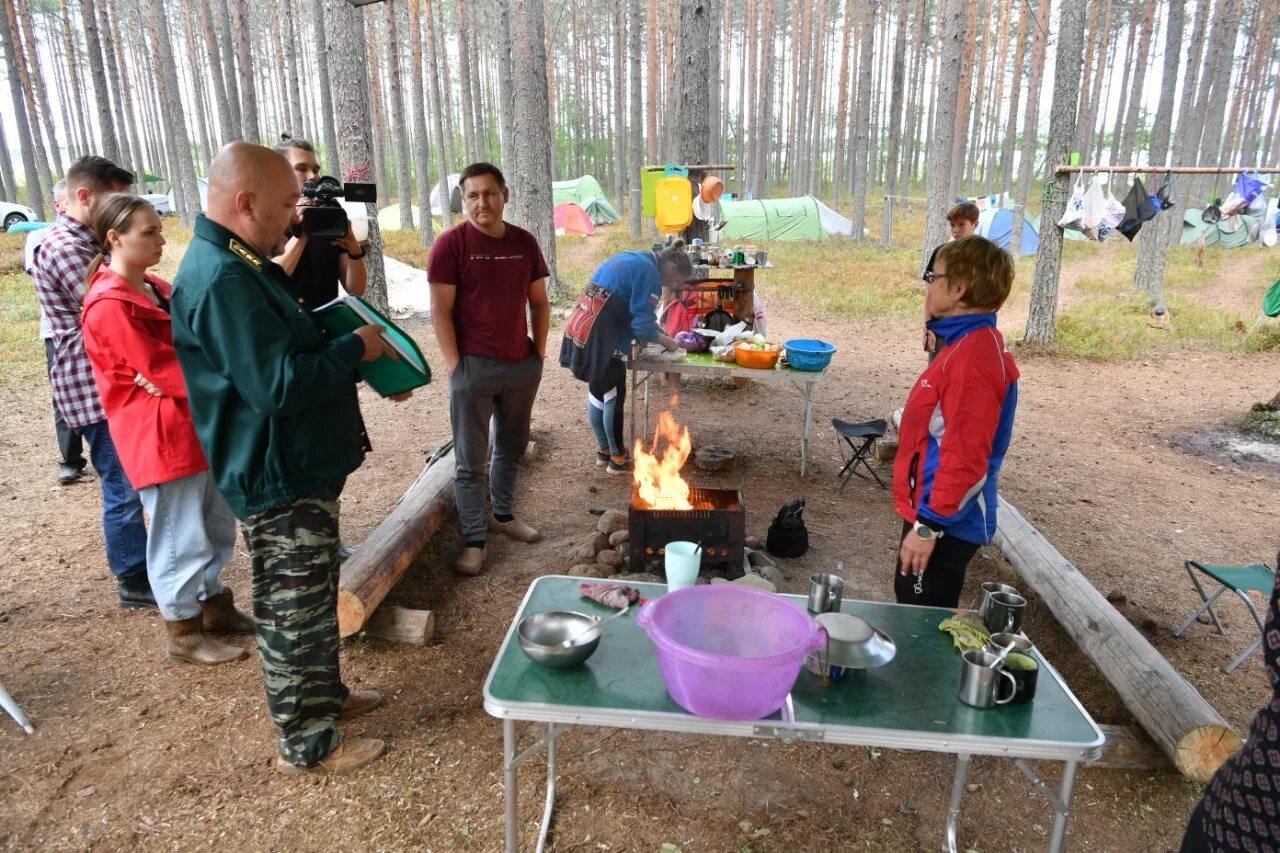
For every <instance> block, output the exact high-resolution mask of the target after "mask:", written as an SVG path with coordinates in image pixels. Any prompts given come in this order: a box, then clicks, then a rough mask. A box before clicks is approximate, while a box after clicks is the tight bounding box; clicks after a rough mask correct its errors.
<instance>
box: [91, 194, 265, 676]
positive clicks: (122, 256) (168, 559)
mask: <svg viewBox="0 0 1280 853" xmlns="http://www.w3.org/2000/svg"><path fill="white" fill-rule="evenodd" d="M93 233H94V237H95V238H96V239H97V241H98V243H99V245H101V246H102V247H103V249H104V251H106V252H109V253H110V255H111V262H110V264H109V265H101V261H102V256H101V255H99V256H98V260H95V261H94V262H93V263H92V264H91V265H90V266H89V270H88V276H87V277H88V280H89V292H88V294H87V295H86V296H85V299H84V309H83V310H84V319H83V328H84V348H85V352H86V353H88V356H89V361H90V363H91V364H92V365H93V376H94V380H95V381H96V382H97V385H98V393H99V394H100V395H101V396H102V405H103V408H105V409H106V412H107V428H108V429H109V430H110V431H111V438H112V440H113V441H114V442H115V446H116V452H117V453H118V454H119V456H120V464H121V466H122V467H123V468H124V472H125V474H126V475H127V476H128V478H129V482H130V483H131V484H132V485H133V487H134V488H136V489H137V490H138V497H139V498H141V499H142V505H143V507H144V508H146V510H147V514H148V515H149V516H150V517H151V525H150V527H149V528H148V530H147V577H148V579H149V580H150V582H151V589H152V590H153V591H154V592H155V596H156V604H157V605H158V606H159V608H160V614H161V615H162V616H163V617H164V620H165V623H164V624H165V629H166V631H167V632H168V635H169V643H168V646H167V648H166V649H165V652H166V654H167V656H168V658H169V660H172V661H183V662H187V663H195V664H205V665H212V664H222V663H231V662H232V661H238V660H241V659H243V658H245V657H247V656H248V652H247V651H246V650H245V649H244V648H242V647H240V646H236V645H232V644H230V643H223V642H221V641H219V640H216V639H214V638H213V637H211V636H209V633H206V632H210V633H212V632H217V633H229V634H252V633H253V620H252V619H250V618H249V617H248V616H246V615H245V614H244V613H241V612H240V611H239V610H237V609H236V607H235V604H234V602H233V600H232V596H231V590H230V589H228V588H227V587H226V586H225V585H224V584H223V583H222V580H221V577H220V576H221V573H222V568H223V566H225V565H226V564H227V562H228V561H229V560H230V559H231V558H232V557H233V556H234V555H235V543H236V521H235V517H234V516H233V515H232V514H231V509H230V508H229V507H228V506H227V504H226V501H225V500H223V498H222V494H221V493H220V492H219V491H218V488H217V486H215V485H214V483H213V479H212V478H211V477H210V476H209V463H208V462H207V461H205V456H204V451H203V450H202V449H201V448H200V442H199V440H198V439H197V438H196V429H195V424H193V423H192V421H191V408H190V405H189V403H188V401H187V386H186V381H185V380H184V379H183V375H182V368H181V367H180V366H179V365H178V355H177V352H176V351H175V350H174V348H173V324H172V322H171V320H170V317H169V294H170V285H169V283H168V282H167V281H164V280H162V279H160V278H157V277H155V276H153V275H149V274H147V269H148V268H150V267H153V266H155V265H156V264H157V263H159V262H160V257H161V255H162V254H163V253H164V244H165V240H164V236H163V235H162V234H161V224H160V217H158V216H156V212H155V209H154V208H153V207H152V206H151V205H150V204H149V203H148V202H147V201H146V200H144V199H141V198H139V197H138V196H135V195H129V194H126V193H116V194H114V195H111V196H108V197H107V198H106V199H105V200H103V201H101V202H99V203H98V205H97V206H96V207H95V208H94V215H93Z"/></svg>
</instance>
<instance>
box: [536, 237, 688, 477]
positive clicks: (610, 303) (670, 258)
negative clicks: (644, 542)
mask: <svg viewBox="0 0 1280 853" xmlns="http://www.w3.org/2000/svg"><path fill="white" fill-rule="evenodd" d="M691 275H693V262H692V261H690V260H689V255H688V253H686V252H685V250H684V243H683V242H682V241H679V240H677V241H676V242H675V243H674V244H672V245H671V246H668V247H667V248H665V249H663V250H662V252H660V253H659V252H622V253H621V254H618V255H614V256H613V257H612V258H609V259H608V260H607V261H605V262H604V263H603V264H601V265H600V268H599V269H598V270H596V271H595V274H594V275H592V276H591V282H590V283H589V284H588V285H587V287H586V289H585V290H584V291H583V292H582V296H581V297H579V298H578V304H577V305H575V306H574V309H573V313H572V314H571V315H570V317H569V322H568V323H566V324H565V329H564V341H563V342H561V344H560V364H561V365H562V366H563V367H567V368H569V370H571V371H573V375H574V376H575V377H576V378H577V379H580V380H581V381H583V382H586V383H587V420H588V422H589V423H590V424H591V431H592V432H593V433H595V439H596V465H598V466H600V467H601V468H604V469H605V470H606V471H607V472H608V473H610V474H625V473H627V472H628V471H630V470H631V458H630V455H629V454H628V453H627V445H626V441H625V440H624V439H623V436H622V426H623V422H624V419H623V416H622V415H623V412H622V409H623V405H624V404H625V402H626V399H627V357H628V354H629V353H630V351H631V341H632V339H633V338H634V339H635V340H636V341H639V342H640V343H642V344H643V343H647V342H649V341H657V342H658V343H660V344H662V346H663V347H664V348H666V349H667V350H674V349H676V342H675V340H674V339H673V338H671V337H668V336H667V335H665V334H663V332H662V328H661V327H660V326H659V325H658V298H659V296H660V295H661V294H662V291H663V289H664V288H668V289H674V288H677V287H680V286H682V285H684V284H685V283H686V282H688V280H689V277H690V276H691Z"/></svg>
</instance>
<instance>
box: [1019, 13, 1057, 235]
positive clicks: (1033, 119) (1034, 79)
mask: <svg viewBox="0 0 1280 853" xmlns="http://www.w3.org/2000/svg"><path fill="white" fill-rule="evenodd" d="M1049 3H1050V0H1038V2H1037V5H1036V12H1035V18H1034V19H1033V20H1032V22H1031V43H1032V48H1031V71H1030V76H1031V80H1030V82H1029V83H1028V84H1027V112H1026V118H1024V119H1023V121H1022V151H1021V153H1020V154H1019V155H1018V183H1017V186H1016V188H1015V193H1014V197H1015V200H1016V201H1015V209H1016V211H1017V213H1016V214H1015V215H1014V217H1013V233H1012V234H1011V235H1010V237H1009V245H1010V246H1013V247H1015V249H1016V250H1018V251H1021V249H1022V226H1023V222H1024V221H1025V219H1026V216H1027V201H1028V200H1029V198H1030V196H1031V175H1032V172H1033V171H1034V169H1035V164H1036V150H1037V149H1038V148H1039V147H1040V90H1041V89H1042V88H1044V65H1045V53H1046V52H1047V50H1048V44H1049ZM1026 11H1027V12H1029V11H1030V10H1026ZM1045 221H1046V220H1045V219H1044V217H1041V219H1040V230H1041V231H1044V229H1045ZM1052 225H1053V223H1050V227H1052Z"/></svg>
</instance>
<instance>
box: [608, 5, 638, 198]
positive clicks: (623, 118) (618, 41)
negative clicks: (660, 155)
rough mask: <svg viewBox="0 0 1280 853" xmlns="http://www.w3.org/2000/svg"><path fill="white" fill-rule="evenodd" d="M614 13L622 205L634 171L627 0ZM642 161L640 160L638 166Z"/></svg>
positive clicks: (616, 193) (616, 187)
mask: <svg viewBox="0 0 1280 853" xmlns="http://www.w3.org/2000/svg"><path fill="white" fill-rule="evenodd" d="M611 11H612V13H613V23H614V27H613V45H612V49H613V80H612V83H613V87H612V92H613V111H612V115H613V120H614V127H613V132H612V133H611V134H610V141H609V144H610V147H611V148H612V150H613V197H614V198H615V199H617V200H618V205H619V207H621V206H622V204H623V202H624V201H625V200H626V198H627V180H628V178H629V177H630V175H631V172H630V171H629V170H628V168H627V146H628V145H629V144H630V139H631V137H630V136H629V135H628V129H627V110H626V103H627V88H626V86H627V84H626V80H627V78H626V76H625V72H624V69H625V67H626V57H627V0H614V3H613V5H612V7H611ZM639 166H640V164H638V163H637V164H636V168H637V169H638V168H639Z"/></svg>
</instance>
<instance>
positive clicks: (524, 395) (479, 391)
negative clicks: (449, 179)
mask: <svg viewBox="0 0 1280 853" xmlns="http://www.w3.org/2000/svg"><path fill="white" fill-rule="evenodd" d="M461 189H462V206H463V209H464V210H465V211H466V215H467V220H466V221H465V222H463V223H462V224H461V225H457V226H454V227H453V228H450V229H449V230H448V231H446V232H444V233H443V234H441V235H440V237H439V239H437V240H436V243H435V245H434V246H433V247H432V248H431V256H430V258H429V259H428V261H427V281H428V282H429V283H430V285H431V325H432V326H433V327H434V328H435V332H436V340H437V341H438V342H439V344H440V351H441V354H442V355H443V356H444V361H445V367H447V368H448V370H449V421H450V424H451V425H452V427H453V449H454V459H455V460H456V462H455V465H454V480H453V486H454V497H455V500H456V502H457V505H458V523H459V526H460V527H461V528H462V536H463V539H464V540H465V541H466V548H464V549H463V551H462V556H460V557H459V558H458V561H457V563H455V564H454V568H455V569H456V570H457V571H458V572H459V573H461V574H464V575H477V574H479V573H480V570H481V569H482V568H483V567H484V541H485V531H486V528H487V529H488V530H491V531H493V532H494V533H506V534H507V535H508V536H510V537H511V538H513V539H518V540H519V541H521V542H537V541H538V540H539V539H540V538H542V535H541V534H540V533H538V531H536V530H534V529H533V528H532V527H530V526H529V525H528V524H525V523H524V522H523V521H519V520H517V519H516V518H515V515H514V513H513V508H514V506H513V504H514V499H515V486H516V466H517V463H518V462H519V461H520V457H521V456H522V455H524V450H525V445H527V444H528V443H529V417H530V415H531V414H532V413H533V401H534V398H535V397H536V396H537V394H538V384H539V383H540V382H541V381H542V359H543V356H544V355H545V354H546V350H547V326H548V325H549V324H550V322H551V303H550V301H548V299H547V277H548V276H549V275H550V272H549V271H548V270H547V262H546V260H545V259H544V258H543V256H542V250H541V249H540V248H539V247H538V241H537V240H535V239H534V237H533V235H532V234H530V233H529V232H528V231H525V230H524V229H522V228H517V227H516V226H514V225H509V224H507V223H506V222H503V221H502V210H503V208H504V207H505V206H506V203H507V200H508V198H509V194H508V192H507V185H506V181H505V180H504V179H503V177H502V172H500V171H498V168H497V167H496V166H492V165H490V164H488V163H473V164H471V165H470V166H468V167H467V168H466V169H464V170H463V171H462V180H461ZM525 306H528V313H529V318H531V319H532V322H533V337H532V338H530V336H529V322H528V320H526V317H525ZM491 418H492V420H493V426H494V429H493V457H492V459H491V460H490V463H489V499H490V502H491V503H492V505H493V515H492V516H491V517H490V518H488V519H487V520H486V518H485V511H484V463H485V452H486V450H487V448H488V443H489V423H490V419H491Z"/></svg>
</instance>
